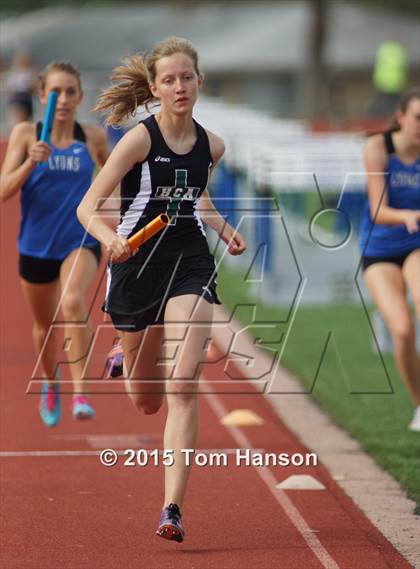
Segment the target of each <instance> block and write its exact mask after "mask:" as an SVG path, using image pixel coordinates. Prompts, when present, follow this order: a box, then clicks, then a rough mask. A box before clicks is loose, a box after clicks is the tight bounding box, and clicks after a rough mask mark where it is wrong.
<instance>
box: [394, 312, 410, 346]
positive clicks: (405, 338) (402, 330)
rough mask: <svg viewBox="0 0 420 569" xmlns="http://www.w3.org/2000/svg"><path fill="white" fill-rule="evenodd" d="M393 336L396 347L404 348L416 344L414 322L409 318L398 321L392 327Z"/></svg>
mask: <svg viewBox="0 0 420 569" xmlns="http://www.w3.org/2000/svg"><path fill="white" fill-rule="evenodd" d="M391 336H392V339H393V341H394V343H395V345H396V347H404V346H407V345H411V344H413V343H414V342H415V330H414V324H413V321H412V320H410V319H409V318H404V319H401V320H400V321H398V320H396V321H395V322H394V323H393V324H392V326H391Z"/></svg>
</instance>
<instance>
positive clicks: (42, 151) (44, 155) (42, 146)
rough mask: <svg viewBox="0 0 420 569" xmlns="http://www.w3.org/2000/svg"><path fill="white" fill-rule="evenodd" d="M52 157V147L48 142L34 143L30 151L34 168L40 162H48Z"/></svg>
mask: <svg viewBox="0 0 420 569" xmlns="http://www.w3.org/2000/svg"><path fill="white" fill-rule="evenodd" d="M50 155H51V147H50V146H49V145H48V144H47V143H46V142H42V141H41V140H37V141H36V142H34V143H33V144H32V145H31V146H30V147H29V150H28V157H29V160H30V161H31V162H32V163H33V165H34V166H36V164H37V163H38V162H47V160H48V158H49V157H50Z"/></svg>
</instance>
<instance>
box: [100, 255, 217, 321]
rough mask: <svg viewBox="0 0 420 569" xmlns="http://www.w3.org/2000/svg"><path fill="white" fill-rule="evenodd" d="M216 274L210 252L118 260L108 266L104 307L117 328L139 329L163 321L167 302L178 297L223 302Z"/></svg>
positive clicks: (213, 302) (215, 302)
mask: <svg viewBox="0 0 420 569" xmlns="http://www.w3.org/2000/svg"><path fill="white" fill-rule="evenodd" d="M216 277H217V274H216V268H215V262H214V257H213V255H210V254H207V253H206V254H203V255H199V256H193V257H186V258H182V257H180V258H179V259H177V260H176V261H174V262H172V261H171V262H166V263H156V262H154V263H146V264H143V265H139V264H136V263H132V262H126V263H115V264H112V265H111V266H109V267H108V286H107V294H106V299H105V303H104V306H103V310H104V311H105V312H107V313H108V314H110V316H111V319H112V322H113V324H114V326H115V328H117V330H123V331H126V332H138V331H140V330H143V329H144V328H146V327H147V326H151V325H156V324H163V322H164V315H165V307H166V303H167V302H168V300H169V299H170V298H174V297H175V296H182V295H184V294H195V295H197V296H201V297H203V298H205V299H206V300H207V301H208V302H210V303H211V304H220V301H219V299H218V298H217V293H216Z"/></svg>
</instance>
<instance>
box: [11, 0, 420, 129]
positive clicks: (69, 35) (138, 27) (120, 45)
mask: <svg viewBox="0 0 420 569" xmlns="http://www.w3.org/2000/svg"><path fill="white" fill-rule="evenodd" d="M388 3H389V2H388ZM32 4H34V3H33V2H31V1H30V0H29V1H27V2H26V3H25V2H24V1H23V0H21V1H20V2H13V3H10V6H11V10H9V11H4V12H3V17H2V22H1V35H0V47H1V53H2V66H3V68H6V67H7V66H8V65H9V64H10V62H11V60H12V57H13V53H14V52H16V51H19V50H22V49H24V50H25V51H26V52H27V53H29V54H31V56H32V60H33V64H34V66H35V67H36V68H41V67H42V66H43V65H45V64H46V63H48V62H49V61H51V60H54V59H70V60H71V61H72V62H73V63H75V64H76V65H78V66H79V68H80V69H81V71H82V74H83V77H84V79H85V89H86V90H87V92H88V94H89V92H90V91H91V92H92V93H94V95H93V98H94V96H96V94H97V90H98V88H99V87H100V86H101V85H103V84H104V83H105V82H106V80H107V76H108V74H109V71H110V69H111V68H112V67H113V66H114V65H115V64H116V63H117V62H118V61H119V60H120V58H121V56H122V55H124V54H127V53H133V52H136V51H145V50H148V49H149V48H150V47H151V45H152V44H153V43H154V42H155V41H158V40H160V39H163V38H165V37H167V36H168V35H180V36H184V37H187V38H189V39H191V40H192V41H193V43H194V44H195V45H196V47H197V49H198V51H199V54H200V56H201V66H202V70H203V71H204V73H205V75H206V83H205V93H206V94H208V95H210V96H217V97H222V98H224V99H225V100H226V101H229V102H233V103H241V104H246V105H250V106H251V107H254V108H258V109H263V110H265V111H268V112H270V113H273V114H275V115H277V116H279V117H285V118H296V117H304V118H311V119H315V118H316V119H318V120H320V121H321V123H322V121H324V120H327V121H337V120H342V119H351V118H356V117H360V116H363V115H365V114H366V113H369V112H370V109H371V107H370V102H371V101H372V100H373V99H374V97H375V93H376V88H375V83H374V81H373V69H374V64H375V58H377V54H378V48H379V47H380V46H381V44H383V43H384V42H387V41H389V40H392V41H393V42H394V43H397V44H398V45H399V46H400V47H401V50H403V52H404V54H405V56H406V61H407V81H408V83H410V82H413V80H414V78H415V77H416V76H417V77H418V76H419V75H420V47H419V25H418V20H416V18H413V13H415V6H416V5H417V7H418V4H417V3H416V2H415V1H413V2H410V0H405V2H404V0H401V2H391V4H392V6H393V7H389V8H388V7H387V2H375V1H374V0H371V1H368V0H366V1H364V2H363V1H359V2H357V1H354V2H344V1H339V0H338V1H327V0H306V1H305V0H296V1H280V0H278V1H267V0H263V1H261V2H247V1H231V2H227V1H215V2H211V3H210V2H201V1H195V2H193V1H185V0H184V1H173V2H153V3H151V2H134V3H131V4H130V3H127V4H120V3H118V4H117V3H112V2H108V3H107V4H99V5H98V4H97V3H95V2H84V3H81V4H80V3H69V4H65V3H57V2H54V3H51V6H43V7H42V8H38V9H36V10H30V11H25V10H23V8H24V7H25V6H27V7H30V6H31V5H32ZM44 4H47V2H44ZM58 4H59V5H58ZM36 5H37V6H40V5H41V6H42V2H41V3H37V4H36ZM394 5H395V6H399V7H400V10H396V9H395V6H394ZM3 6H7V0H6V1H4V2H3ZM410 6H412V10H414V12H412V11H408V12H407V11H404V10H403V11H401V8H404V7H406V8H407V7H408V8H410ZM19 7H21V8H22V10H23V11H21V12H16V10H17V9H18V8H19ZM92 102H93V101H92V100H91V98H90V97H89V96H88V97H87V100H86V108H87V107H89V106H91V104H92Z"/></svg>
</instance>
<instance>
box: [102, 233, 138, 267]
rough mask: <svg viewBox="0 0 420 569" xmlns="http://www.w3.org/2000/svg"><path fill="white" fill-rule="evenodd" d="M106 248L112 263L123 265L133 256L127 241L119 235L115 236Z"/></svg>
mask: <svg viewBox="0 0 420 569" xmlns="http://www.w3.org/2000/svg"><path fill="white" fill-rule="evenodd" d="M106 248H107V251H108V253H109V256H110V259H111V261H112V262H113V263H124V261H127V259H129V258H130V257H131V256H132V255H133V252H132V251H131V248H130V245H129V244H128V241H127V239H125V238H124V237H121V236H120V235H115V237H114V239H113V240H112V241H111V243H110V244H109V245H107V247H106Z"/></svg>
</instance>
